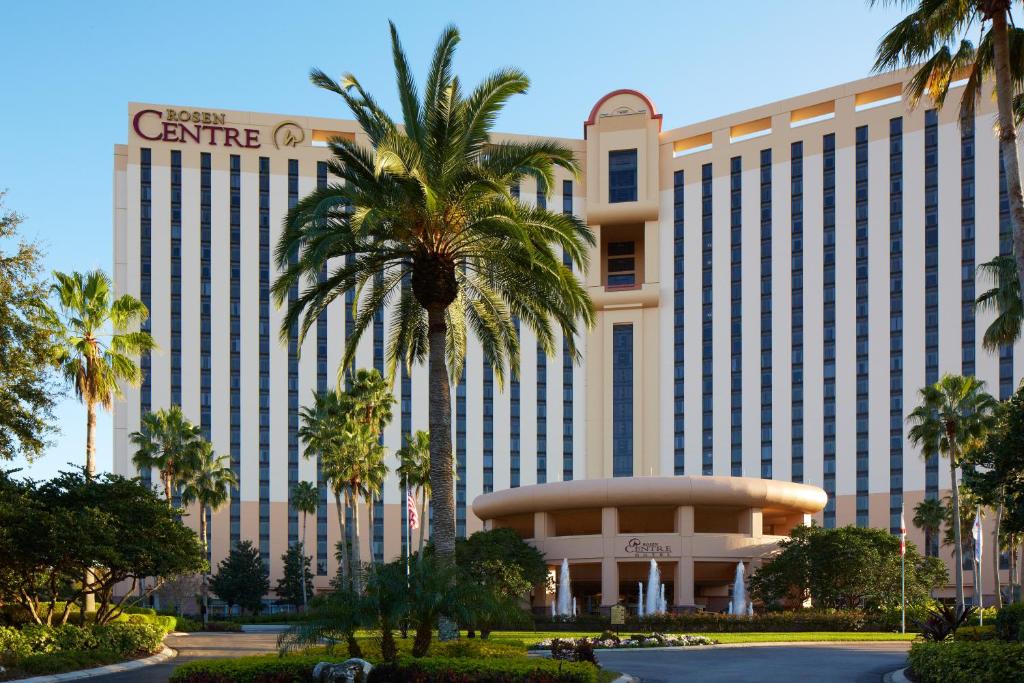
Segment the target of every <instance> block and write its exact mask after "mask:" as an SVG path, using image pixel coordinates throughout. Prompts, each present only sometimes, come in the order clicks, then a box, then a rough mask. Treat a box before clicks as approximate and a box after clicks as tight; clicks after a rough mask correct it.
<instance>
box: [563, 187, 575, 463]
mask: <svg viewBox="0 0 1024 683" xmlns="http://www.w3.org/2000/svg"><path fill="white" fill-rule="evenodd" d="M562 213H564V214H569V215H572V181H571V180H563V181H562ZM562 263H563V264H565V266H566V267H567V268H569V270H572V257H571V256H569V254H568V253H567V252H565V251H564V250H563V251H562ZM572 370H573V359H572V356H571V355H570V352H569V342H568V340H566V339H563V340H562V480H563V481H572V476H573V470H572V456H573V447H572V437H573V426H574V425H573V378H572Z"/></svg>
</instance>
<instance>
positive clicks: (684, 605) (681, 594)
mask: <svg viewBox="0 0 1024 683" xmlns="http://www.w3.org/2000/svg"><path fill="white" fill-rule="evenodd" d="M673 602H675V605H674V608H675V611H676V612H684V611H689V610H692V609H694V607H695V605H694V600H693V556H691V555H687V556H686V557H680V558H679V562H678V563H677V564H676V575H675V600H674V601H673Z"/></svg>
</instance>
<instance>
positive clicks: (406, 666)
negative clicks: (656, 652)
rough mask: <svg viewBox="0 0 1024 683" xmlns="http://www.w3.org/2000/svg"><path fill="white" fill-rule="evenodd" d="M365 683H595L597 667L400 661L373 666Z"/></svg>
mask: <svg viewBox="0 0 1024 683" xmlns="http://www.w3.org/2000/svg"><path fill="white" fill-rule="evenodd" d="M367 681H368V683H463V682H467V683H468V682H469V681H473V682H475V683H596V682H597V667H596V666H594V665H593V664H588V663H586V662H556V661H554V660H550V659H534V658H525V657H522V658H516V659H500V658H497V659H483V660H477V659H449V658H443V657H423V658H421V659H412V658H406V657H403V658H401V659H400V660H399V661H398V662H397V663H395V664H381V665H379V666H375V667H374V668H373V671H371V672H370V675H369V676H368V677H367Z"/></svg>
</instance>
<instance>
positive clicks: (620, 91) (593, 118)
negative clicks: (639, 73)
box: [583, 88, 661, 139]
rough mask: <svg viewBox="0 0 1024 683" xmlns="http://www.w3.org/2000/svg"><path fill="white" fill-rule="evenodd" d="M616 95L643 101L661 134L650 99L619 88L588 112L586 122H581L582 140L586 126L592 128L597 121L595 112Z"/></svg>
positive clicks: (658, 117) (637, 91)
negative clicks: (628, 96) (633, 97)
mask: <svg viewBox="0 0 1024 683" xmlns="http://www.w3.org/2000/svg"><path fill="white" fill-rule="evenodd" d="M616 95H635V96H636V97H639V98H640V99H641V100H643V101H644V103H645V104H646V105H647V111H648V113H650V115H651V118H652V119H654V120H655V121H657V122H658V132H661V114H659V113H658V110H657V109H656V108H655V106H654V102H651V98H650V97H648V96H647V95H645V94H643V93H642V92H640V91H639V90H633V89H632V88H619V89H618V90H612V91H611V92H610V93H608V94H607V95H605V96H604V97H602V98H601V99H599V100H598V101H597V104H595V105H594V108H593V109H591V110H590V116H588V117H587V120H586V121H584V122H583V137H584V139H586V137H587V126H592V125H594V122H595V121H597V111H598V110H599V109H600V108H601V105H602V104H604V103H605V102H607V101H608V100H609V99H611V98H612V97H615V96H616Z"/></svg>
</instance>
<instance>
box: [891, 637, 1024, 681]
mask: <svg viewBox="0 0 1024 683" xmlns="http://www.w3.org/2000/svg"><path fill="white" fill-rule="evenodd" d="M909 662H910V668H911V670H912V671H913V672H914V676H915V680H916V681H919V683H1005V682H1006V681H1019V680H1021V672H1022V671H1024V644H1022V643H1004V642H1001V641H998V640H988V641H983V642H965V641H953V642H944V643H927V642H918V643H914V644H913V645H911V646H910V656H909Z"/></svg>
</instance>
